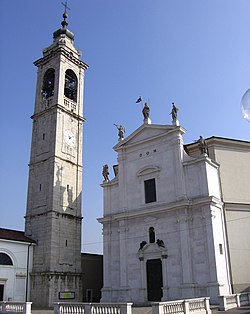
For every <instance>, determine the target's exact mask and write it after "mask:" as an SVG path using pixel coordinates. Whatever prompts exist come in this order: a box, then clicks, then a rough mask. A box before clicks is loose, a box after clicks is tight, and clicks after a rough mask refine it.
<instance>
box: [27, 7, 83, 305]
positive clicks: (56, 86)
mask: <svg viewBox="0 0 250 314" xmlns="http://www.w3.org/2000/svg"><path fill="white" fill-rule="evenodd" d="M61 24H62V27H61V28H60V29H58V30H57V31H55V32H54V34H53V43H52V45H50V46H49V47H48V48H46V49H43V56H42V58H40V59H38V60H37V61H35V62H34V64H35V65H36V66H37V67H38V72H37V87H36V99H35V110H34V114H33V116H32V120H33V130H32V145H31V155H30V163H29V183H28V197H27V210H26V216H25V235H26V236H27V237H29V238H31V239H33V240H34V241H36V246H35V248H34V260H33V269H32V273H31V300H32V302H33V304H35V305H38V306H53V302H55V301H58V300H68V299H71V300H74V301H81V299H82V280H81V279H82V273H81V226H82V213H81V192H82V126H83V122H84V117H83V85H84V71H85V70H86V69H87V67H88V66H87V65H86V64H85V63H84V62H83V61H82V60H81V52H80V51H79V50H77V49H76V48H75V47H74V34H73V33H72V32H70V31H69V30H68V29H67V25H68V23H67V13H66V11H65V12H64V14H63V21H62V23H61Z"/></svg>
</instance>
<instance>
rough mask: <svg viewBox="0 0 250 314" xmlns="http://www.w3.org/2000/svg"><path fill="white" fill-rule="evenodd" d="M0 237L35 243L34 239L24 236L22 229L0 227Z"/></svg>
mask: <svg viewBox="0 0 250 314" xmlns="http://www.w3.org/2000/svg"><path fill="white" fill-rule="evenodd" d="M0 239H5V240H11V241H18V242H28V243H36V242H35V241H34V240H32V239H30V238H28V237H26V236H25V235H24V232H23V231H18V230H12V229H4V228H0Z"/></svg>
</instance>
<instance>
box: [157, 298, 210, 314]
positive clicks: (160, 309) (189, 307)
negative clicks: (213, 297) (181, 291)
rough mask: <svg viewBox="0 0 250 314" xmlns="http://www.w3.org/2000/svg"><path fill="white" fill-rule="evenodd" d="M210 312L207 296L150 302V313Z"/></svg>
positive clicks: (183, 313)
mask: <svg viewBox="0 0 250 314" xmlns="http://www.w3.org/2000/svg"><path fill="white" fill-rule="evenodd" d="M168 313H171V314H175V313H176V314H177V313H178V314H189V313H192V314H195V313H199V314H210V313H211V310H210V305H209V298H198V299H187V300H177V301H168V302H157V303H156V302H154V303H152V314H168Z"/></svg>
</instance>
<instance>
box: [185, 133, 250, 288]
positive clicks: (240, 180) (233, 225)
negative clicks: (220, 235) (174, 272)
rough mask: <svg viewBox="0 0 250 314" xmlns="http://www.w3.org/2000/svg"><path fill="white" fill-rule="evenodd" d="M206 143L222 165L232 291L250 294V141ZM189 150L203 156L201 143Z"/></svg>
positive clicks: (194, 154)
mask: <svg viewBox="0 0 250 314" xmlns="http://www.w3.org/2000/svg"><path fill="white" fill-rule="evenodd" d="M206 142H207V146H208V153H209V156H210V158H211V159H213V160H216V162H218V163H219V165H220V167H219V173H220V186H221V194H222V200H223V207H224V215H225V223H226V231H227V246H228V252H229V264H230V277H231V284H232V292H233V293H239V292H245V291H250V228H249V223H250V142H247V141H241V140H235V139H230V138H222V137H211V138H208V139H207V140H206ZM185 148H186V151H187V152H188V154H189V155H191V156H199V150H198V148H197V144H189V145H186V147H185Z"/></svg>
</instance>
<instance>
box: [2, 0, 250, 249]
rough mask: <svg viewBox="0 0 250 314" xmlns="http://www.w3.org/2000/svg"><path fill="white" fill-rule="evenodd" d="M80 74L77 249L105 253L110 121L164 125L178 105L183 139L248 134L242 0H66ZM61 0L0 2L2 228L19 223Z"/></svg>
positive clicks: (112, 138)
mask: <svg viewBox="0 0 250 314" xmlns="http://www.w3.org/2000/svg"><path fill="white" fill-rule="evenodd" d="M68 5H69V7H70V11H69V18H68V22H69V26H68V28H69V29H70V30H71V31H73V32H74V34H75V46H76V47H77V48H78V49H80V50H81V51H82V52H83V61H84V62H86V63H87V64H88V65H89V69H88V70H87V72H86V76H85V96H84V104H85V109H84V115H85V117H86V123H85V126H84V147H83V154H84V156H83V163H84V175H83V203H82V204H83V217H84V219H83V239H82V242H83V245H82V250H83V251H84V252H93V253H101V252H102V234H101V233H102V231H101V225H100V224H99V223H98V222H97V220H96V218H97V217H101V216H102V188H101V187H100V183H101V182H102V175H101V172H102V165H103V164H105V163H108V164H109V166H110V168H111V167H112V165H113V164H115V163H116V154H115V152H114V151H113V149H112V147H113V146H114V145H115V144H116V143H117V130H116V128H115V126H114V125H113V124H114V123H116V124H122V125H124V126H125V128H126V133H125V136H128V135H129V134H131V133H132V132H133V131H134V130H135V129H137V128H138V127H139V126H140V125H141V124H142V122H143V117H142V114H141V105H140V104H135V101H136V99H137V98H138V96H139V95H140V96H142V98H143V101H148V100H149V104H150V108H151V119H152V123H156V124H171V117H170V115H169V113H170V111H171V103H172V102H173V101H174V102H175V103H176V104H177V106H178V107H179V108H180V111H179V120H180V124H181V126H183V127H184V128H185V129H186V130H187V132H186V134H185V135H184V142H185V143H190V142H193V141H194V140H196V139H198V138H199V136H200V135H202V136H203V137H210V136H221V137H229V138H237V139H241V140H247V141H249V138H250V124H249V122H247V121H246V120H244V119H243V116H242V114H241V111H240V101H241V97H242V96H243V94H244V93H245V91H246V90H247V89H248V88H250V1H249V0H209V1H205V0H123V1H122V0H84V1H82V0H69V1H68ZM62 13H63V6H62V5H61V0H53V1H51V0H43V1H38V0H37V1H35V0H25V1H19V0H0V30H1V50H0V67H1V71H0V86H1V106H0V132H1V146H0V147H1V148H0V153H1V154H0V156H1V157H0V158H1V162H0V168H1V169H0V197H1V215H0V227H4V228H11V229H18V230H24V219H23V217H24V215H25V211H26V197H27V183H28V163H29V154H30V143H31V128H32V121H31V119H30V116H31V115H32V114H33V110H34V100H35V86H36V67H35V66H34V65H33V62H34V61H35V60H37V59H39V58H40V57H41V56H42V49H43V48H45V47H48V46H49V45H50V44H51V43H52V34H53V32H54V31H55V30H57V29H58V28H59V27H60V23H61V20H62Z"/></svg>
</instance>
